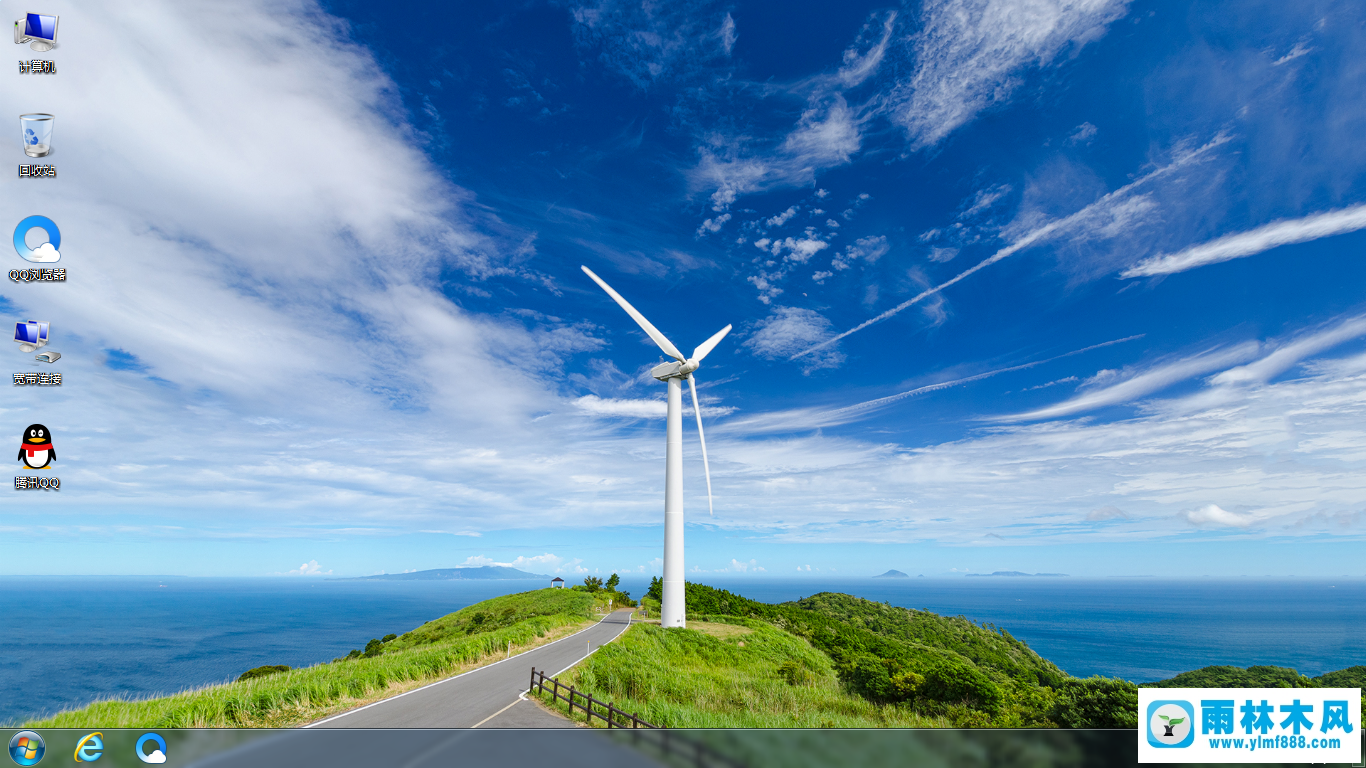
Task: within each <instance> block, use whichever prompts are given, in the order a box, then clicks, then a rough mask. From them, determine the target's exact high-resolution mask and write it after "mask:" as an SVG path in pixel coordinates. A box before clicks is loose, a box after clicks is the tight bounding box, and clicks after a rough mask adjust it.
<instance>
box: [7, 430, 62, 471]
mask: <svg viewBox="0 0 1366 768" xmlns="http://www.w3.org/2000/svg"><path fill="white" fill-rule="evenodd" d="M56 460H57V451H55V450H54V449H53V448H52V433H51V432H49V431H48V429H47V427H45V426H43V425H42V424H30V425H28V429H25V430H24V434H23V435H20V437H19V457H18V458H17V459H16V461H22V462H24V466H25V467H27V468H28V469H44V468H46V467H47V465H49V464H51V463H52V462H54V461H56Z"/></svg>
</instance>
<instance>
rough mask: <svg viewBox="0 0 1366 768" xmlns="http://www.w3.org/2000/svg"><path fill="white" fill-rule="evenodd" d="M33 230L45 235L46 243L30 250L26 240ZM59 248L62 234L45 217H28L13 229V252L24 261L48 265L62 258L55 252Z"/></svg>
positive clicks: (50, 220) (51, 221)
mask: <svg viewBox="0 0 1366 768" xmlns="http://www.w3.org/2000/svg"><path fill="white" fill-rule="evenodd" d="M35 229H41V230H43V231H44V232H46V233H47V242H46V243H43V244H42V245H40V246H38V247H37V248H30V247H28V243H27V242H26V239H27V238H28V233H29V232H31V231H33V230H35ZM61 247H62V232H61V230H59V229H57V224H56V222H54V221H53V220H52V219H49V218H48V217H46V216H29V217H28V218H26V219H24V220H23V221H21V222H19V226H17V227H15V228H14V250H15V251H17V252H18V253H19V257H20V258H22V259H23V260H24V261H32V262H34V263H36V264H50V263H52V262H54V261H57V260H58V259H60V258H62V254H61V253H60V252H59V251H58V250H57V249H58V248H61Z"/></svg>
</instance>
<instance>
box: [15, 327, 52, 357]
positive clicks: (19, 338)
mask: <svg viewBox="0 0 1366 768" xmlns="http://www.w3.org/2000/svg"><path fill="white" fill-rule="evenodd" d="M48 325H49V324H48V323H42V322H39V321H37V320H21V321H19V322H17V323H15V324H14V341H15V342H16V343H17V344H18V345H19V351H21V352H37V351H38V348H39V347H46V346H47V332H48Z"/></svg>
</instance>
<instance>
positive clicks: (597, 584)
mask: <svg viewBox="0 0 1366 768" xmlns="http://www.w3.org/2000/svg"><path fill="white" fill-rule="evenodd" d="M583 585H584V586H585V587H588V591H589V592H597V591H598V590H600V589H602V579H600V578H598V577H597V576H585V577H583Z"/></svg>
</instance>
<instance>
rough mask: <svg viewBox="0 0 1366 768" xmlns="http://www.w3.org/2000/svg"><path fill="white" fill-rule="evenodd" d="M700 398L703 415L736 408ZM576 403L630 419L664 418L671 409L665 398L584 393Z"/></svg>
mask: <svg viewBox="0 0 1366 768" xmlns="http://www.w3.org/2000/svg"><path fill="white" fill-rule="evenodd" d="M699 400H701V402H700V403H699V404H700V405H701V406H702V415H703V416H706V417H711V416H727V415H729V414H732V413H734V412H735V408H733V407H731V406H725V405H712V404H709V403H707V402H706V398H699ZM574 405H575V407H577V408H578V409H579V410H580V411H583V412H584V413H586V414H589V415H592V416H617V417H622V418H628V419H662V418H664V416H665V415H666V414H667V413H668V411H669V406H668V403H666V402H664V401H663V400H648V399H644V398H637V399H630V398H607V397H598V396H597V395H584V396H583V397H580V398H579V399H577V400H575V401H574ZM683 413H684V414H691V413H692V405H685V406H683Z"/></svg>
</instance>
